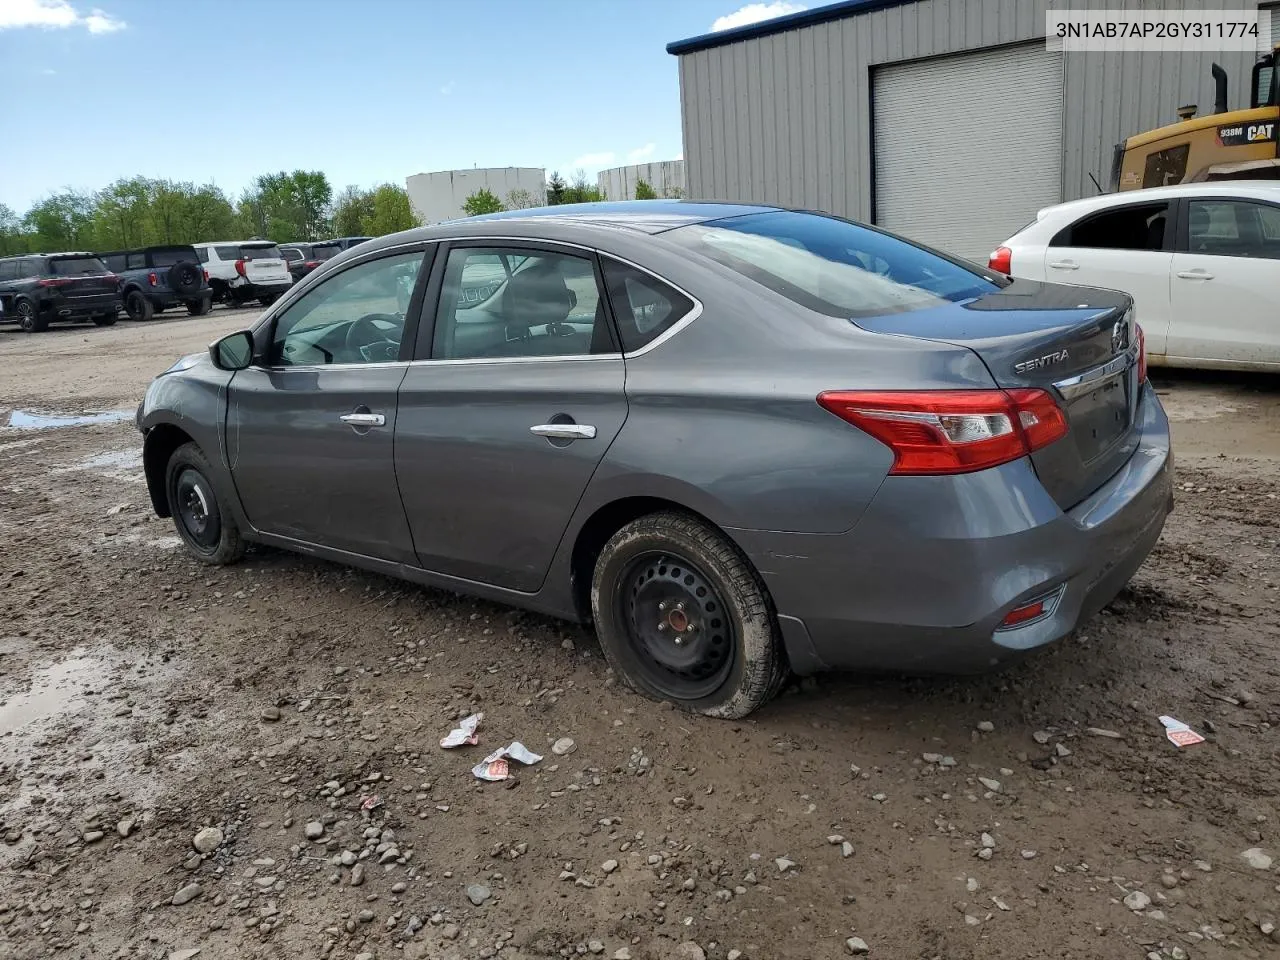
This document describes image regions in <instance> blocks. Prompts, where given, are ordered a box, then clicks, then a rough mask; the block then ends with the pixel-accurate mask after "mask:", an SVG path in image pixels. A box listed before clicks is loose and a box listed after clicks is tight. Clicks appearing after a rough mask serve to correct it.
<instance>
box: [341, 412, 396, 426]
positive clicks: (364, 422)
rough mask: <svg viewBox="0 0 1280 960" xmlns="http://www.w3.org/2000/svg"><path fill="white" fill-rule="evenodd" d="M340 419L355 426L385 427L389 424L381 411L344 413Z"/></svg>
mask: <svg viewBox="0 0 1280 960" xmlns="http://www.w3.org/2000/svg"><path fill="white" fill-rule="evenodd" d="M338 419H340V420H341V421H342V422H343V423H346V424H350V425H351V426H353V427H385V426H386V425H387V418H386V417H384V416H383V415H382V414H380V413H344V414H343V415H342V416H341V417H339V418H338Z"/></svg>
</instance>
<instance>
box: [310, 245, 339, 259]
mask: <svg viewBox="0 0 1280 960" xmlns="http://www.w3.org/2000/svg"><path fill="white" fill-rule="evenodd" d="M341 252H342V247H340V246H338V245H337V244H336V243H326V244H317V245H316V246H314V247H312V248H311V259H312V260H332V259H333V258H334V257H336V256H337V255H338V254H340V253H341Z"/></svg>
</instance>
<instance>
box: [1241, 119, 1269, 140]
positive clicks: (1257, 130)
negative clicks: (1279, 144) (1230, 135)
mask: <svg viewBox="0 0 1280 960" xmlns="http://www.w3.org/2000/svg"><path fill="white" fill-rule="evenodd" d="M1245 135H1246V136H1247V137H1248V138H1249V142H1250V143H1260V142H1266V141H1267V140H1274V139H1275V138H1276V125H1275V124H1274V123H1251V124H1249V128H1248V131H1247V133H1246V134H1245Z"/></svg>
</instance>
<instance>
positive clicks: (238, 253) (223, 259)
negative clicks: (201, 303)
mask: <svg viewBox="0 0 1280 960" xmlns="http://www.w3.org/2000/svg"><path fill="white" fill-rule="evenodd" d="M192 246H193V247H195V250H196V253H197V254H199V255H200V262H201V263H203V264H204V268H205V270H206V271H208V274H209V286H211V287H213V296H214V298H215V299H218V300H221V301H222V302H223V303H225V304H227V306H234V305H236V304H241V303H247V302H248V301H250V300H257V301H258V302H259V303H261V304H262V305H263V306H264V307H266V306H270V305H271V304H273V303H275V302H276V300H278V299H279V298H280V295H281V294H283V293H284V292H285V291H286V290H288V289H289V287H290V285H291V284H292V283H293V277H292V275H290V273H289V265H288V264H287V263H286V262H285V259H284V257H283V256H281V254H280V248H279V247H278V246H276V245H275V244H274V243H272V242H271V241H270V240H234V241H226V242H217V241H206V242H204V243H193V244H192Z"/></svg>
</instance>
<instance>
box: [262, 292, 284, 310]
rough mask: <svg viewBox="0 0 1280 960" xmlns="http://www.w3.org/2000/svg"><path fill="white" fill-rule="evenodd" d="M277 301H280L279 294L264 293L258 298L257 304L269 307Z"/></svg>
mask: <svg viewBox="0 0 1280 960" xmlns="http://www.w3.org/2000/svg"><path fill="white" fill-rule="evenodd" d="M279 299H280V294H278V293H264V294H263V295H262V296H260V297H259V298H258V302H259V303H260V304H262V305H263V306H264V307H269V306H271V305H272V304H273V303H275V302H276V301H277V300H279Z"/></svg>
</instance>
